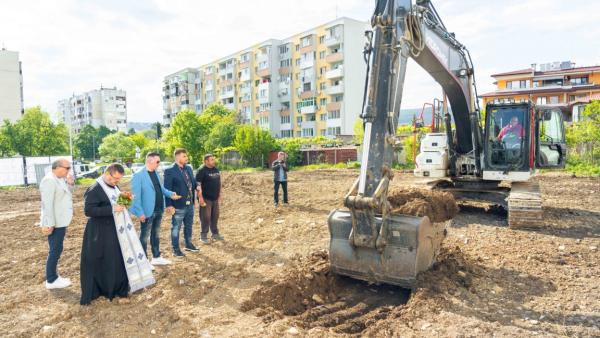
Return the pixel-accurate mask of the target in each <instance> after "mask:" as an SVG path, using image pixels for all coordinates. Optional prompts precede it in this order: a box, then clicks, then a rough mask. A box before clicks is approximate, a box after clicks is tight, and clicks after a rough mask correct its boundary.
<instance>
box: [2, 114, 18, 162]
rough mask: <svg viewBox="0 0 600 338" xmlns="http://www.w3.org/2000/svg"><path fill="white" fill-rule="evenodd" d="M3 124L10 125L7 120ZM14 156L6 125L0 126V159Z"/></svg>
mask: <svg viewBox="0 0 600 338" xmlns="http://www.w3.org/2000/svg"><path fill="white" fill-rule="evenodd" d="M4 123H5V124H6V123H8V124H10V122H9V121H8V120H6V121H4ZM14 154H15V151H14V150H13V147H12V142H11V140H10V136H9V134H8V130H7V127H6V125H3V126H0V157H8V156H13V155H14Z"/></svg>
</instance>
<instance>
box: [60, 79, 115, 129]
mask: <svg viewBox="0 0 600 338" xmlns="http://www.w3.org/2000/svg"><path fill="white" fill-rule="evenodd" d="M58 111H59V113H60V114H61V115H62V118H63V121H64V122H65V124H67V126H68V125H71V128H72V129H71V130H72V131H73V133H75V134H77V133H79V132H80V131H81V130H82V129H83V127H85V126H86V125H91V126H93V127H95V128H98V127H100V126H105V127H107V128H108V129H110V130H116V131H122V132H127V94H126V92H125V91H124V90H122V89H117V87H114V88H104V87H100V89H94V90H91V91H89V92H85V93H82V94H73V96H71V97H70V98H67V99H64V100H60V101H59V102H58Z"/></svg>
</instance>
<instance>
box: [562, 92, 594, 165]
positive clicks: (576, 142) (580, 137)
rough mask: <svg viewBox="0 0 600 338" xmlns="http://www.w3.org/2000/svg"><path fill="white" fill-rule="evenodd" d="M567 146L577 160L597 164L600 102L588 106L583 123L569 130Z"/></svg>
mask: <svg viewBox="0 0 600 338" xmlns="http://www.w3.org/2000/svg"><path fill="white" fill-rule="evenodd" d="M566 134H567V135H566V136H567V144H568V145H569V148H570V149H573V154H574V155H575V157H576V158H579V159H581V160H584V161H586V162H588V163H592V164H596V163H597V161H596V151H595V150H596V149H597V148H598V146H600V101H598V100H595V101H592V102H591V103H590V104H588V105H587V106H586V107H585V109H584V111H583V113H582V119H581V121H578V122H575V123H573V124H572V125H571V126H570V127H569V128H567V133H566Z"/></svg>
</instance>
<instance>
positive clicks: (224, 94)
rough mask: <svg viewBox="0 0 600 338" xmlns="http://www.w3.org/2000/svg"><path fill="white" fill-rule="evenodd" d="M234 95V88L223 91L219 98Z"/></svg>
mask: <svg viewBox="0 0 600 338" xmlns="http://www.w3.org/2000/svg"><path fill="white" fill-rule="evenodd" d="M234 95H235V92H234V91H233V90H228V91H222V92H221V94H220V95H219V98H220V99H226V98H230V97H233V96H234Z"/></svg>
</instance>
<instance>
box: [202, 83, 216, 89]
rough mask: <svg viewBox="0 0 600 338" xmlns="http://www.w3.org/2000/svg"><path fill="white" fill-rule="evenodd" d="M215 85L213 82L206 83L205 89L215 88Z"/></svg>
mask: <svg viewBox="0 0 600 338" xmlns="http://www.w3.org/2000/svg"><path fill="white" fill-rule="evenodd" d="M213 88H214V86H213V85H212V83H211V84H206V85H204V90H213Z"/></svg>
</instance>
